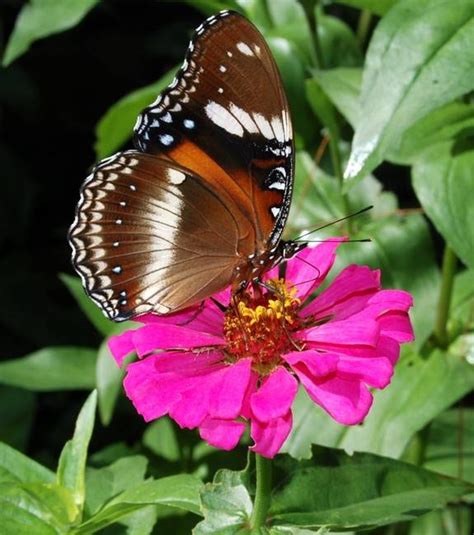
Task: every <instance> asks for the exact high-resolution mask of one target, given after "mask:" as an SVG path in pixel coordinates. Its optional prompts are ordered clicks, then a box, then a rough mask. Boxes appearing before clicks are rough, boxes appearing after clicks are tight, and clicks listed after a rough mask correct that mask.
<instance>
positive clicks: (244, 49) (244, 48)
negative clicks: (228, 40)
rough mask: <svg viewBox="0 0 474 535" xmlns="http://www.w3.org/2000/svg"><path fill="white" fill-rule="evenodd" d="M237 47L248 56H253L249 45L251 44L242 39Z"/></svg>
mask: <svg viewBox="0 0 474 535" xmlns="http://www.w3.org/2000/svg"><path fill="white" fill-rule="evenodd" d="M237 49H238V50H239V51H240V52H242V54H245V55H246V56H253V52H252V49H251V48H250V47H249V45H246V44H245V43H242V41H240V43H237Z"/></svg>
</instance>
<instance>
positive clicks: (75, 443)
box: [56, 390, 97, 511]
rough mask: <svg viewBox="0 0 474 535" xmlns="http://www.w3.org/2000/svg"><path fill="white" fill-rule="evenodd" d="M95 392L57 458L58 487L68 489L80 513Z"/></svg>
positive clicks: (87, 401) (83, 497)
mask: <svg viewBox="0 0 474 535" xmlns="http://www.w3.org/2000/svg"><path fill="white" fill-rule="evenodd" d="M96 406H97V392H96V391H95V390H94V391H93V392H91V394H90V395H89V397H88V398H87V400H86V402H85V403H84V405H83V407H82V409H81V411H80V413H79V416H78V417H77V421H76V427H75V429H74V435H73V437H72V439H71V440H68V442H66V444H65V445H64V448H63V450H62V452H61V456H60V457H59V463H58V470H57V476H56V477H57V483H58V485H60V486H62V487H64V488H66V489H68V490H69V491H70V492H71V493H72V496H73V499H74V503H75V504H76V506H77V508H78V509H79V511H82V508H83V505H84V499H85V467H86V459H87V449H88V447H89V441H90V439H91V436H92V430H93V429H94V420H95V410H96Z"/></svg>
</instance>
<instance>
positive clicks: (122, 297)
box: [69, 151, 249, 321]
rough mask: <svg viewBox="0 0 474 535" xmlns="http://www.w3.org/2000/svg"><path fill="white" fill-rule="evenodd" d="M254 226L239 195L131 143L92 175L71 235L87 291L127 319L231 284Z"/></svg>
mask: <svg viewBox="0 0 474 535" xmlns="http://www.w3.org/2000/svg"><path fill="white" fill-rule="evenodd" d="M237 213H238V211H237ZM248 232H249V228H248V224H247V225H246V222H245V221H244V220H239V219H237V218H236V217H235V216H234V215H233V213H232V200H231V199H225V200H222V199H221V198H220V197H219V195H217V194H216V193H215V192H214V191H213V190H212V189H211V188H209V187H208V186H207V185H206V184H205V183H203V182H202V181H201V180H200V179H199V177H196V176H194V175H193V174H192V173H190V172H189V171H188V170H186V169H183V168H182V167H180V166H178V165H176V164H172V163H171V162H169V161H166V160H162V159H160V158H157V157H156V156H153V155H148V154H143V153H139V152H136V151H127V152H123V153H119V154H116V155H115V156H112V157H111V158H107V159H106V160H103V161H102V162H100V163H99V164H98V165H97V166H96V167H95V169H94V170H93V172H92V174H91V175H90V176H89V177H88V178H87V179H86V181H85V182H84V184H83V186H82V189H81V197H80V201H79V204H78V207H77V212H76V218H75V220H74V222H73V224H72V226H71V229H70V231H69V241H70V244H71V247H72V250H73V253H72V261H73V264H74V267H75V269H76V271H77V272H78V273H79V275H80V276H81V279H82V282H83V285H84V287H85V289H86V292H87V293H88V295H89V296H90V297H91V298H92V299H93V300H94V301H95V303H96V304H97V305H99V307H100V308H101V309H102V310H103V312H104V313H105V314H106V316H107V317H109V318H110V319H113V320H115V321H121V320H126V319H129V318H132V317H134V316H137V315H141V314H144V313H147V312H154V313H157V314H166V313H169V312H173V311H176V310H180V309H182V308H185V307H187V306H190V305H192V304H195V303H197V302H199V301H201V300H202V299H204V298H206V297H208V296H209V295H211V294H212V293H214V292H216V291H218V290H221V289H223V288H224V287H226V286H227V285H228V284H230V283H231V281H232V276H233V270H234V268H235V266H236V264H237V262H238V261H239V257H238V247H239V241H240V240H245V239H247V237H248Z"/></svg>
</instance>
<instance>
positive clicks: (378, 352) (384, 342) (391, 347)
mask: <svg viewBox="0 0 474 535" xmlns="http://www.w3.org/2000/svg"><path fill="white" fill-rule="evenodd" d="M336 351H337V353H338V354H340V355H342V354H343V355H349V356H352V357H360V358H364V359H371V358H379V357H384V358H387V359H388V360H389V361H390V362H391V363H392V365H393V364H395V363H396V362H397V360H398V357H399V356H400V344H399V343H398V342H397V341H396V340H394V339H393V338H390V337H389V336H385V335H384V334H383V333H381V334H380V337H379V339H378V341H377V345H376V346H375V347H356V346H339V347H338V348H337V349H336Z"/></svg>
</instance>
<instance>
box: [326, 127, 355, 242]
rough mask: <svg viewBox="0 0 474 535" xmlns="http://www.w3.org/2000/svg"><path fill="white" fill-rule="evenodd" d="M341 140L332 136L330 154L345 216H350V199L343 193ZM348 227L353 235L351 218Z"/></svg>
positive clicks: (347, 222) (347, 221)
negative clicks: (339, 143)
mask: <svg viewBox="0 0 474 535" xmlns="http://www.w3.org/2000/svg"><path fill="white" fill-rule="evenodd" d="M338 142H339V140H338V139H337V137H335V136H334V135H331V137H330V139H329V152H330V154H331V162H332V167H333V170H334V174H335V175H336V177H337V179H338V181H339V188H340V192H341V198H342V202H343V206H344V215H346V216H347V215H349V214H350V213H351V209H350V206H349V199H348V198H347V195H346V194H344V193H342V186H343V184H344V173H343V171H342V162H341V154H340V152H339V146H338ZM346 225H347V231H348V232H349V234H351V233H352V220H351V218H349V219H346Z"/></svg>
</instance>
